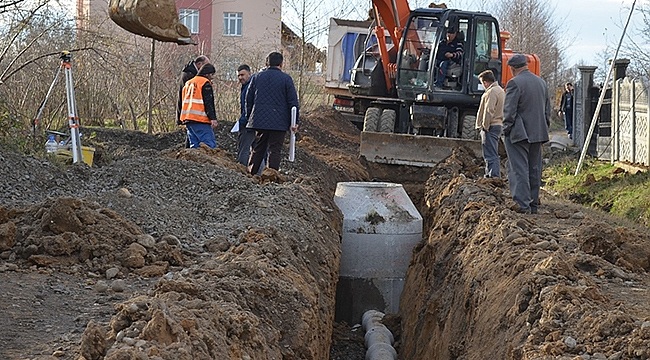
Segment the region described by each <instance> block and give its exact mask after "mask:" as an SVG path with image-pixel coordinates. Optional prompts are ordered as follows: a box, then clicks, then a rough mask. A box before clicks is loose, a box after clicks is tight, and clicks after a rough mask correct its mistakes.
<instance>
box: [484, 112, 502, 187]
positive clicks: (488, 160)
mask: <svg viewBox="0 0 650 360" xmlns="http://www.w3.org/2000/svg"><path fill="white" fill-rule="evenodd" d="M502 128H503V126H501V125H491V126H490V128H489V129H488V131H485V130H483V129H481V145H482V146H483V159H484V160H485V177H500V176H501V159H499V137H500V136H501V129H502Z"/></svg>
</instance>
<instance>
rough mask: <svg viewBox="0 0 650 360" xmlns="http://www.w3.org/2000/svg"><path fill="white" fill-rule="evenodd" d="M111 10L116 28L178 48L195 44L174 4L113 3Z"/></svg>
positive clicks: (154, 0) (153, 0)
mask: <svg viewBox="0 0 650 360" xmlns="http://www.w3.org/2000/svg"><path fill="white" fill-rule="evenodd" d="M108 10H109V11H108V13H109V15H110V17H111V19H112V20H113V21H114V22H115V23H116V24H117V25H119V26H120V27H122V28H123V29H125V30H127V31H129V32H131V33H133V34H136V35H141V36H144V37H148V38H151V39H154V40H158V41H163V42H175V43H177V44H179V45H189V44H195V43H194V42H193V41H192V38H191V36H190V30H189V29H188V28H187V27H186V26H185V25H183V24H182V23H181V22H180V21H179V19H178V11H177V10H176V3H175V2H174V0H110V3H109V9H108Z"/></svg>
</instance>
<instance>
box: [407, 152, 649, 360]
mask: <svg viewBox="0 0 650 360" xmlns="http://www.w3.org/2000/svg"><path fill="white" fill-rule="evenodd" d="M472 164H473V161H472V159H471V157H470V156H468V155H467V154H464V153H462V152H460V153H456V154H455V156H454V157H452V158H449V159H447V161H446V162H445V163H444V164H441V165H440V166H438V167H437V168H435V169H434V170H433V174H432V176H431V178H430V179H429V180H428V181H427V184H426V191H425V194H426V195H425V199H426V204H427V209H426V215H425V217H426V218H427V219H428V220H429V224H430V232H429V235H428V239H427V240H426V241H425V242H423V243H422V244H421V245H420V246H419V247H418V248H417V249H416V250H415V253H414V258H413V262H412V264H411V267H410V269H409V273H408V276H407V283H406V286H405V290H404V294H403V297H402V303H401V306H400V308H401V315H402V331H403V333H402V339H403V343H402V344H401V352H400V355H401V358H403V359H429V358H433V359H451V358H454V359H485V358H490V359H574V358H575V359H577V358H580V359H585V358H586V359H647V358H650V303H648V301H647V299H649V298H650V292H649V290H648V289H650V279H649V278H648V276H647V272H648V271H649V270H650V234H649V233H648V231H647V228H642V227H639V228H633V227H623V226H617V225H616V224H617V223H620V220H616V219H612V218H608V217H606V216H605V215H604V214H602V213H594V212H589V211H587V210H586V209H583V208H580V207H578V206H574V205H571V204H567V203H564V202H558V201H556V200H555V199H553V198H551V197H548V196H544V197H542V199H541V200H542V206H541V207H540V214H539V215H522V214H517V213H515V212H514V211H511V210H509V208H508V207H509V206H508V205H509V203H510V200H509V197H508V190H507V187H506V184H505V183H504V182H503V181H501V180H494V179H479V180H476V179H471V178H468V177H466V176H464V175H463V174H464V169H466V168H468V167H471V166H472ZM578 356H580V357H578Z"/></svg>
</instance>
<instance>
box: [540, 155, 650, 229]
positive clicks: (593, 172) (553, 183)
mask: <svg viewBox="0 0 650 360" xmlns="http://www.w3.org/2000/svg"><path fill="white" fill-rule="evenodd" d="M577 162H578V161H577V159H566V160H562V161H559V162H556V163H552V164H550V165H547V166H545V168H544V174H543V178H544V180H545V181H546V186H545V188H546V190H547V191H549V192H551V193H553V194H555V195H557V196H559V197H562V198H565V199H568V200H571V201H573V202H576V203H579V204H582V205H585V206H590V207H594V208H597V209H600V210H603V211H606V212H609V213H611V214H612V215H616V216H620V217H622V218H626V219H628V220H630V221H633V222H635V223H637V224H642V225H645V226H650V173H649V172H640V171H639V172H637V173H636V174H632V173H631V172H629V171H626V170H625V169H623V168H622V167H620V166H617V165H612V164H610V163H609V162H603V161H598V160H593V159H591V160H588V161H586V162H585V163H584V164H583V167H582V169H581V171H580V173H579V174H578V175H577V176H574V174H575V169H576V167H577Z"/></svg>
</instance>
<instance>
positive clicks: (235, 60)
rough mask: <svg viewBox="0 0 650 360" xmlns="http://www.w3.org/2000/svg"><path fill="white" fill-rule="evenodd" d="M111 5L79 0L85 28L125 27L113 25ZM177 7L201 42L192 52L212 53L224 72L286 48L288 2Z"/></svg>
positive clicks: (190, 0)
mask: <svg viewBox="0 0 650 360" xmlns="http://www.w3.org/2000/svg"><path fill="white" fill-rule="evenodd" d="M121 1H125V0H121ZM137 1H141V2H142V1H147V2H149V1H154V2H155V1H174V0H137ZM108 7H109V3H108V0H77V14H78V26H79V28H80V29H84V30H91V31H95V30H99V31H107V32H118V31H125V30H123V29H121V28H117V26H116V25H115V24H113V23H112V21H111V20H110V18H109V16H108ZM176 8H177V10H178V15H179V19H180V21H181V23H183V24H184V25H185V26H187V28H188V29H189V30H190V33H191V34H192V39H193V40H194V41H195V42H196V43H197V45H195V46H196V50H195V51H192V52H193V53H195V54H196V55H198V54H206V55H208V56H209V57H210V59H211V60H212V62H213V63H214V64H215V65H216V67H217V69H219V71H220V72H222V74H220V76H233V75H234V74H235V72H236V71H235V69H236V67H237V66H238V65H239V64H241V63H248V64H250V65H251V67H253V68H257V67H261V66H263V65H264V59H265V57H266V55H268V53H269V52H271V51H278V50H280V49H281V33H282V25H281V24H282V23H281V19H280V16H281V13H282V0H267V1H251V0H229V1H211V0H176ZM116 28H117V29H116ZM143 43H148V41H147V42H143ZM228 74H230V75H228Z"/></svg>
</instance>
